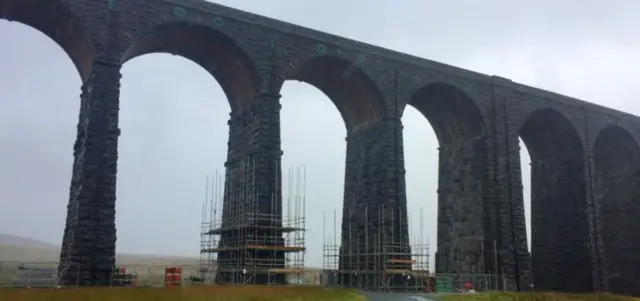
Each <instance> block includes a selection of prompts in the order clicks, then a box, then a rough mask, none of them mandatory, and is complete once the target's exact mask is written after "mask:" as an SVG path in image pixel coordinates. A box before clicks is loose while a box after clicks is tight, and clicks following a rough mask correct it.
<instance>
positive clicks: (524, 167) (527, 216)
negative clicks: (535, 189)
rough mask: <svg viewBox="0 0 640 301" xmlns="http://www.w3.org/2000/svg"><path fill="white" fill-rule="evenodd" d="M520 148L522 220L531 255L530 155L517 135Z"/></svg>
mask: <svg viewBox="0 0 640 301" xmlns="http://www.w3.org/2000/svg"><path fill="white" fill-rule="evenodd" d="M518 149H520V183H521V184H522V198H523V204H524V222H525V227H526V233H527V251H529V256H531V162H532V161H531V156H530V155H529V150H528V149H527V146H526V145H525V144H524V141H522V138H521V137H518Z"/></svg>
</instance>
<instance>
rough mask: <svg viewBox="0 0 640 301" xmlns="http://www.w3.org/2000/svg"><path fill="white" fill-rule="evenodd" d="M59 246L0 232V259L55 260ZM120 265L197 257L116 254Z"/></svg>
mask: <svg viewBox="0 0 640 301" xmlns="http://www.w3.org/2000/svg"><path fill="white" fill-rule="evenodd" d="M59 257H60V246H56V245H54V244H50V243H46V242H43V241H39V240H36V239H31V238H26V237H21V236H17V235H12V234H0V261H5V262H8V261H14V262H18V261H19V262H51V263H53V262H57V261H58V260H59ZM116 261H117V263H118V264H121V265H193V266H196V265H198V264H199V259H198V258H197V257H195V256H194V257H187V256H168V255H144V254H142V255H139V254H124V253H122V254H117V255H116Z"/></svg>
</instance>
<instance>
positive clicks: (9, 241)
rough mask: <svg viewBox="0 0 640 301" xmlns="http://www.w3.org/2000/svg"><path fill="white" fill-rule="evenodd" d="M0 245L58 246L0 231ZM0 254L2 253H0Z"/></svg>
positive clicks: (45, 247)
mask: <svg viewBox="0 0 640 301" xmlns="http://www.w3.org/2000/svg"><path fill="white" fill-rule="evenodd" d="M0 246H21V247H29V248H39V249H55V248H59V247H58V246H56V245H54V244H50V243H47V242H44V241H39V240H36V239H31V238H26V237H22V236H17V235H12V234H3V233H0ZM0 254H2V253H0Z"/></svg>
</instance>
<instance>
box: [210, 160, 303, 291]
mask: <svg viewBox="0 0 640 301" xmlns="http://www.w3.org/2000/svg"><path fill="white" fill-rule="evenodd" d="M257 164H258V163H257V162H256V160H255V158H242V159H241V160H240V161H239V168H237V169H236V170H234V171H232V172H237V173H238V174H237V175H234V174H232V172H229V174H227V176H228V178H227V179H226V180H227V181H225V179H224V178H223V177H222V176H218V173H216V182H217V183H218V184H217V185H216V184H213V185H211V186H213V187H214V188H213V191H212V193H211V195H212V197H211V199H210V204H209V205H208V206H207V205H203V210H204V211H207V210H211V208H213V210H211V213H210V214H206V213H203V220H204V221H203V229H202V230H203V231H202V238H201V240H202V242H201V258H203V259H202V260H201V271H205V270H208V271H210V272H208V274H209V275H210V276H209V277H208V278H212V279H213V278H215V280H216V281H217V282H218V283H231V284H276V283H277V284H293V283H297V282H300V281H301V275H302V273H303V272H304V253H305V251H306V247H305V231H306V229H305V216H304V214H305V209H306V208H305V206H306V205H305V202H306V195H305V194H306V183H305V181H306V168H305V167H304V166H303V167H296V168H295V169H294V168H291V169H289V173H288V179H289V182H288V183H287V185H288V189H287V191H288V194H287V195H286V197H284V196H283V197H281V196H280V195H279V191H280V188H279V187H280V183H281V179H280V177H279V172H277V170H278V169H279V163H278V162H276V163H275V164H277V165H276V166H275V168H274V170H276V172H274V175H273V178H272V179H273V181H274V186H273V187H276V188H275V190H274V191H271V193H270V194H266V193H265V192H263V191H260V190H259V187H258V185H257V183H256V181H257V175H256V172H257V170H258V166H257ZM234 179H235V180H236V181H235V182H234ZM223 181H224V184H223ZM207 183H208V181H207ZM207 185H209V184H207ZM223 185H224V186H223ZM222 187H225V188H226V189H222ZM208 191H209V190H208V188H207V198H209V196H208V194H209V192H208ZM223 194H224V196H223ZM265 196H266V198H265ZM225 197H226V199H227V202H224V201H223V200H224V199H225ZM283 199H284V200H285V203H284V204H282V203H283V202H282V200H283ZM265 200H266V201H267V203H264V201H265ZM219 202H223V204H224V205H223V208H222V210H217V207H218V203H219ZM261 202H263V203H261ZM207 208H209V209H207ZM283 211H284V212H283ZM223 237H224V239H223ZM205 266H206V267H207V269H205ZM203 274H205V273H203ZM211 275H213V276H211ZM216 275H219V276H220V277H216Z"/></svg>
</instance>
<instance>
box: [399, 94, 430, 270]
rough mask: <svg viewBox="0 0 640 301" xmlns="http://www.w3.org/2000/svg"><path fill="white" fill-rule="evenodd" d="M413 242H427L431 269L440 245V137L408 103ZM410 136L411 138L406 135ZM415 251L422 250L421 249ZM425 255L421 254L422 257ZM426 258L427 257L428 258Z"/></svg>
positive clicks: (407, 176) (407, 179)
mask: <svg viewBox="0 0 640 301" xmlns="http://www.w3.org/2000/svg"><path fill="white" fill-rule="evenodd" d="M402 124H403V130H402V136H403V137H404V140H403V141H404V143H403V144H402V148H403V154H404V164H405V170H406V173H405V187H406V195H407V210H408V216H407V218H408V222H409V227H410V238H409V239H410V243H411V245H412V247H413V248H415V246H416V245H420V244H424V245H425V246H428V247H429V248H428V249H429V252H428V254H420V255H429V258H428V269H429V270H433V268H434V267H435V266H436V260H435V258H436V251H437V248H436V247H434V246H438V245H439V244H438V192H437V191H438V138H437V137H436V134H435V132H434V131H433V128H432V127H431V124H429V121H427V120H426V118H424V116H423V115H422V113H420V112H419V111H418V110H417V109H415V108H413V107H410V106H408V107H407V108H405V111H404V114H403V115H402ZM407 138H411V139H407ZM413 252H416V254H419V252H420V250H419V249H417V250H416V249H414V250H413ZM421 259H422V258H421ZM425 259H426V258H425Z"/></svg>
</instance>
